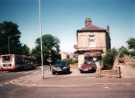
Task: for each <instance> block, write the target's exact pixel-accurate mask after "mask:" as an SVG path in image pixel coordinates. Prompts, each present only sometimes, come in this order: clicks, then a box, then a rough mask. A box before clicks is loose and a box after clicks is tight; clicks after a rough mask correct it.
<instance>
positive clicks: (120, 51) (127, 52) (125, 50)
mask: <svg viewBox="0 0 135 98" xmlns="http://www.w3.org/2000/svg"><path fill="white" fill-rule="evenodd" d="M119 53H120V57H123V56H124V55H129V51H128V49H127V48H125V47H124V46H122V47H121V48H119Z"/></svg>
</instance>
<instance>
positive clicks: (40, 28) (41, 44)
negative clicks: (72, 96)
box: [38, 0, 44, 79]
mask: <svg viewBox="0 0 135 98" xmlns="http://www.w3.org/2000/svg"><path fill="white" fill-rule="evenodd" d="M38 7H39V8H38V12H39V13H38V16H39V31H40V46H41V47H40V48H41V66H42V69H41V71H42V79H44V65H43V60H44V59H43V42H42V24H41V0H38Z"/></svg>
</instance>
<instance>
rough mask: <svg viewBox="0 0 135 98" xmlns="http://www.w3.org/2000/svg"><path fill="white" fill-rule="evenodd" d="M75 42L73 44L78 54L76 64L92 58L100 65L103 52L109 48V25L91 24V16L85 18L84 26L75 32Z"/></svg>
mask: <svg viewBox="0 0 135 98" xmlns="http://www.w3.org/2000/svg"><path fill="white" fill-rule="evenodd" d="M76 39H77V44H76V45H75V46H74V47H75V49H76V51H75V53H76V54H78V65H81V64H83V63H84V62H85V61H86V60H93V61H95V62H96V63H97V64H98V65H100V60H101V58H102V56H103V55H104V54H105V52H106V51H107V50H108V49H110V48H111V39H110V32H109V26H107V27H106V29H104V28H101V27H98V26H96V25H94V24H93V22H92V20H91V18H86V19H85V26H84V27H83V28H81V29H79V30H77V32H76Z"/></svg>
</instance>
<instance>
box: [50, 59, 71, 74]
mask: <svg viewBox="0 0 135 98" xmlns="http://www.w3.org/2000/svg"><path fill="white" fill-rule="evenodd" d="M58 73H70V66H69V65H68V64H67V63H66V61H61V60H59V61H57V62H55V64H53V65H52V74H58Z"/></svg>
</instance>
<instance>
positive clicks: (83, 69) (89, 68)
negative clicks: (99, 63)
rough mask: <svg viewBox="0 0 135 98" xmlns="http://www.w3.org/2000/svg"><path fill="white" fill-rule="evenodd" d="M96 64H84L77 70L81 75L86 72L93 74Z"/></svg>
mask: <svg viewBox="0 0 135 98" xmlns="http://www.w3.org/2000/svg"><path fill="white" fill-rule="evenodd" d="M96 68H97V67H96V64H95V63H94V62H90V63H84V64H82V65H81V66H80V68H79V70H80V72H81V73H85V72H86V73H87V72H95V71H96Z"/></svg>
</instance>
